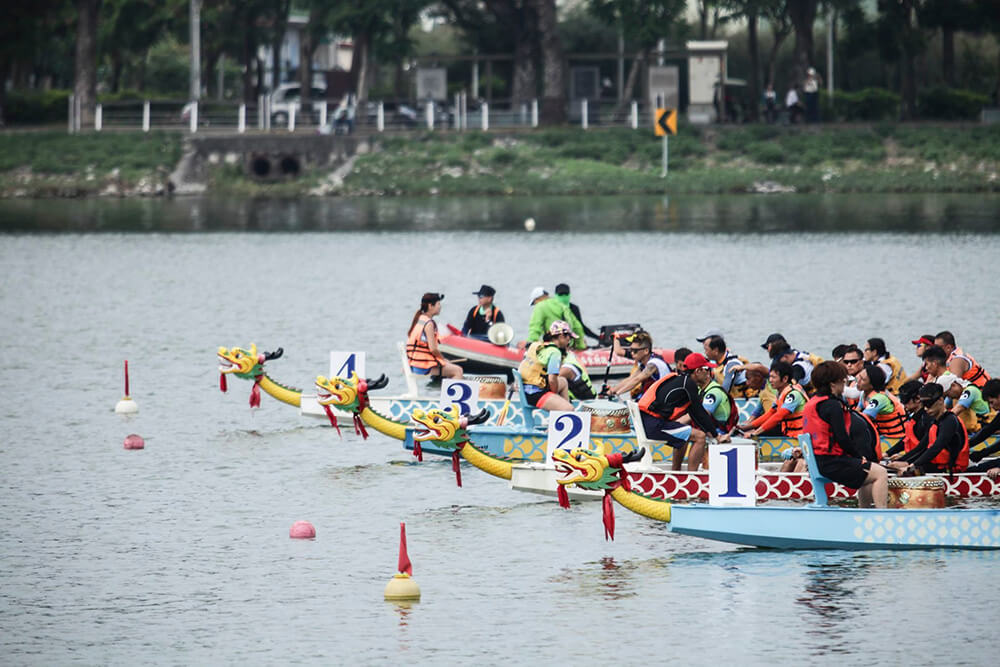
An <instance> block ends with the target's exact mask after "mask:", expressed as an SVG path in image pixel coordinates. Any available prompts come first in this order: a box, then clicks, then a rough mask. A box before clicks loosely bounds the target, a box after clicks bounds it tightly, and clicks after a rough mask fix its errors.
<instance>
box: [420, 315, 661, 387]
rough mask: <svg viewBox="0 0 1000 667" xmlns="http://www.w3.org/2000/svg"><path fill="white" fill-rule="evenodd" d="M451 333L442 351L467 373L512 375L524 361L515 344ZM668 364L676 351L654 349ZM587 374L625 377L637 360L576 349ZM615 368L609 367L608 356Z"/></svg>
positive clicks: (450, 328) (453, 329)
mask: <svg viewBox="0 0 1000 667" xmlns="http://www.w3.org/2000/svg"><path fill="white" fill-rule="evenodd" d="M445 327H446V329H447V333H444V332H442V333H443V335H439V336H438V350H440V351H441V354H442V355H444V357H445V359H448V360H449V361H453V362H455V363H457V364H458V365H459V366H461V367H462V369H463V370H465V371H467V372H474V373H509V372H510V371H511V370H513V369H515V368H517V367H518V366H519V365H520V364H521V360H522V359H523V358H524V349H522V348H519V347H517V346H511V345H495V344H494V343H491V342H489V341H485V340H480V339H478V338H470V337H469V336H463V335H462V331H461V330H460V329H458V328H457V327H455V326H453V325H451V324H446V325H445ZM653 351H654V352H656V353H657V354H659V355H660V356H662V357H663V358H664V359H666V360H667V362H668V363H673V359H674V351H673V350H665V349H660V348H655V349H654V350H653ZM573 353H574V354H575V355H576V358H577V359H579V360H580V363H582V364H583V365H584V366H585V367H586V369H587V372H588V373H589V374H590V375H591V376H592V377H595V378H598V377H599V378H603V377H604V376H605V374H607V375H608V376H609V377H615V378H618V377H624V376H626V375H628V374H629V373H630V372H632V365H633V363H634V362H633V361H632V360H631V359H629V358H628V357H622V356H619V355H612V354H611V347H610V346H606V347H592V348H587V349H586V350H573ZM609 356H610V357H611V365H610V366H609V365H608V357H609Z"/></svg>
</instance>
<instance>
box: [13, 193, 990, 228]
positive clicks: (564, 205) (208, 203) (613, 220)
mask: <svg viewBox="0 0 1000 667" xmlns="http://www.w3.org/2000/svg"><path fill="white" fill-rule="evenodd" d="M528 217H533V218H535V220H536V221H537V223H538V228H537V229H538V231H573V232H607V231H610V230H622V231H651V232H726V233H764V232H805V231H819V232H836V231H842V230H852V231H863V232H944V233H950V232H997V231H1000V222H998V221H1000V196H997V195H981V194H980V195H974V196H973V195H953V194H939V195H905V194H889V195H793V196H752V195H713V196H705V195H701V196H695V195H685V196H675V197H670V196H636V197H518V198H505V197H466V198H462V197H449V198H410V197H399V198H306V199H279V200H274V199H245V198H234V197H190V198H177V199H83V200H4V201H0V231H8V232H10V231H45V232H66V231H70V232H82V231H87V232H112V231H113V232H154V231H155V232H208V231H249V232H285V231H322V232H337V231H390V230H394V231H426V230H447V231H473V230H476V231H502V230H507V231H519V230H521V229H523V222H524V220H525V218H528Z"/></svg>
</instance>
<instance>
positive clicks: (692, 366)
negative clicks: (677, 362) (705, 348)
mask: <svg viewBox="0 0 1000 667" xmlns="http://www.w3.org/2000/svg"><path fill="white" fill-rule="evenodd" d="M715 366H716V364H715V362H714V361H709V360H708V359H706V358H705V355H704V354H702V353H701V352H692V353H691V354H689V355H688V356H686V357H684V368H686V369H688V370H689V371H693V370H696V369H698V368H715Z"/></svg>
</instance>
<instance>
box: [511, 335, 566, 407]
mask: <svg viewBox="0 0 1000 667" xmlns="http://www.w3.org/2000/svg"><path fill="white" fill-rule="evenodd" d="M575 337H576V334H575V333H573V330H572V329H570V327H569V324H567V323H566V322H563V321H561V320H556V321H555V322H553V323H552V325H551V326H550V327H549V330H548V331H547V332H546V333H545V335H544V336H543V338H542V340H540V341H535V342H534V343H531V344H530V345H528V349H527V350H525V352H524V360H523V361H521V365H520V366H519V367H518V371H519V372H520V374H521V380H522V382H523V383H524V397H525V399H526V400H527V401H528V404H529V405H530V406H532V407H534V408H539V409H541V410H572V409H573V404H572V403H570V402H569V383H568V382H567V381H566V378H565V377H562V376H560V374H559V371H560V369H561V368H562V364H563V357H564V355H565V353H566V350H567V348H569V345H570V342H571V341H572V340H573V339H574V338H575Z"/></svg>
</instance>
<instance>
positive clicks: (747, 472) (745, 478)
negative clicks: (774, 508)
mask: <svg viewBox="0 0 1000 667" xmlns="http://www.w3.org/2000/svg"><path fill="white" fill-rule="evenodd" d="M755 449H756V445H754V443H753V442H751V441H749V440H747V441H741V440H735V441H733V442H727V443H723V444H718V443H716V444H712V445H709V446H708V503H709V504H710V505H719V506H722V507H753V506H754V505H756V504H757V490H756V484H757V478H756V474H755V471H754V458H755V457H754V454H755Z"/></svg>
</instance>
